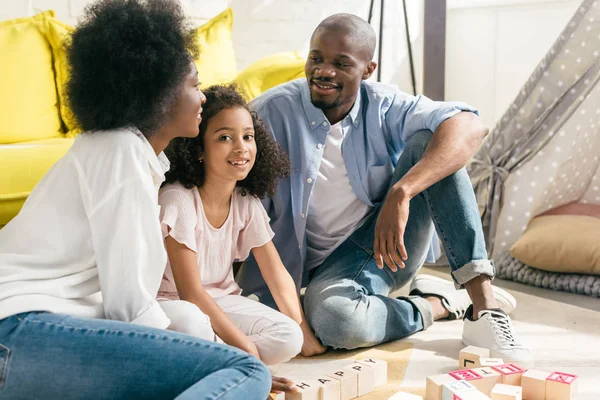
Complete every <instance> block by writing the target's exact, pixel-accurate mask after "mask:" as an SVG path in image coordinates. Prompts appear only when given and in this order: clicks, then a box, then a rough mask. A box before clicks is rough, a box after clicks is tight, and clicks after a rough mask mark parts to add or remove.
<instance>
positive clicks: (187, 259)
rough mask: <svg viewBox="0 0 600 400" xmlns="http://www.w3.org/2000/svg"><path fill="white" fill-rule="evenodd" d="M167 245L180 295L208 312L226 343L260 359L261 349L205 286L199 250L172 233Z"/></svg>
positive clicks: (204, 311)
mask: <svg viewBox="0 0 600 400" xmlns="http://www.w3.org/2000/svg"><path fill="white" fill-rule="evenodd" d="M166 245H167V254H168V256H169V262H170V263H171V269H172V271H173V277H174V278H175V285H176V286H177V292H179V298H180V299H181V300H185V301H189V302H190V303H193V304H195V305H196V306H198V308H199V309H200V310H201V311H202V312H203V313H204V314H206V315H208V316H209V318H210V322H211V324H212V328H213V330H214V331H215V333H216V334H217V335H218V336H219V337H220V338H221V339H223V341H224V342H225V343H227V344H228V345H230V346H234V347H237V348H238V349H241V350H244V351H245V352H247V353H250V354H252V355H254V356H255V357H256V358H259V359H260V357H259V355H258V350H257V349H256V346H255V345H254V343H253V342H252V341H251V340H250V338H248V336H246V335H245V334H244V333H243V332H242V331H241V330H240V329H239V328H238V327H237V326H236V325H235V324H234V323H233V322H232V321H231V320H230V319H229V317H228V316H227V314H225V312H223V310H222V309H221V307H219V305H218V304H217V303H216V302H215V301H214V299H213V298H212V297H211V296H210V295H209V294H208V293H207V292H206V290H205V289H204V288H203V287H202V283H201V280H200V271H199V269H198V260H197V258H196V253H195V252H194V251H192V250H190V249H189V248H188V247H187V246H185V245H183V244H181V243H179V242H177V241H176V240H175V239H173V238H172V237H171V236H167V238H166Z"/></svg>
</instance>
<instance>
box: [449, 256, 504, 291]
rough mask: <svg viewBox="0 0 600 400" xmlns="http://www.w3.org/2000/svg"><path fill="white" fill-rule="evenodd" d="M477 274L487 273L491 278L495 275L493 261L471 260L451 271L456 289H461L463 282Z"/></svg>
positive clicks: (463, 285) (475, 276)
mask: <svg viewBox="0 0 600 400" xmlns="http://www.w3.org/2000/svg"><path fill="white" fill-rule="evenodd" d="M479 275H487V276H489V277H490V278H491V279H492V280H493V279H494V276H496V268H495V266H494V263H493V262H492V261H491V260H473V261H471V262H470V263H468V264H465V265H463V266H462V267H460V268H459V269H457V270H456V271H452V279H454V287H455V288H456V289H463V288H464V287H465V283H467V282H469V281H470V280H471V279H474V278H477V277H478V276H479Z"/></svg>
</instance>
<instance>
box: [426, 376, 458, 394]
mask: <svg viewBox="0 0 600 400" xmlns="http://www.w3.org/2000/svg"><path fill="white" fill-rule="evenodd" d="M449 382H456V378H454V377H452V376H450V375H448V374H441V375H433V376H428V377H427V381H426V389H425V399H426V400H442V385H443V384H444V383H449Z"/></svg>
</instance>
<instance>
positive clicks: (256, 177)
mask: <svg viewBox="0 0 600 400" xmlns="http://www.w3.org/2000/svg"><path fill="white" fill-rule="evenodd" d="M203 92H204V95H205V96H206V104H205V105H204V111H202V122H201V123H200V134H199V135H198V136H197V137H195V138H176V139H174V140H172V141H171V143H170V144H169V146H168V147H167V149H166V150H165V154H166V155H167V157H168V158H169V161H170V162H171V169H170V170H169V172H167V174H166V180H165V184H167V183H173V182H179V183H181V184H182V185H183V186H184V187H186V188H188V189H191V188H193V187H194V186H197V187H200V186H202V185H203V184H204V164H202V163H201V162H200V161H199V160H198V157H199V156H200V155H201V154H203V153H204V135H205V134H206V127H207V125H208V121H210V119H211V118H212V117H214V116H215V115H217V114H218V113H219V112H220V111H222V110H225V109H230V108H243V109H245V110H248V112H249V113H250V115H251V116H252V123H253V125H254V140H255V142H256V160H255V162H254V166H253V167H252V169H251V170H250V173H249V174H248V176H247V177H246V179H244V180H243V181H238V183H237V187H240V188H243V192H242V194H244V195H245V194H247V193H250V194H251V195H253V196H255V197H258V198H259V199H262V198H264V197H265V196H272V195H273V194H274V193H275V190H276V189H277V183H278V182H279V180H280V179H282V178H286V177H287V176H289V173H290V162H289V159H288V157H287V155H286V154H285V153H284V152H283V151H281V149H280V148H279V146H278V145H277V143H276V142H275V140H274V139H273V137H272V136H271V134H270V133H269V132H267V130H266V128H265V126H264V124H263V123H262V121H261V120H260V119H259V118H258V115H257V114H256V113H255V112H254V111H250V109H249V108H248V103H247V102H246V100H244V98H243V97H242V95H241V94H240V92H239V91H238V88H237V86H236V85H235V84H231V85H214V86H210V87H209V88H208V89H206V90H203Z"/></svg>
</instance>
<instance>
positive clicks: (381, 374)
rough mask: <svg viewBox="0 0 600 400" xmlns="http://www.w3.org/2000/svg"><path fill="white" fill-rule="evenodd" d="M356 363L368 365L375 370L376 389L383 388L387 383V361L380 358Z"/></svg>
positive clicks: (365, 359) (366, 359)
mask: <svg viewBox="0 0 600 400" xmlns="http://www.w3.org/2000/svg"><path fill="white" fill-rule="evenodd" d="M356 362H357V363H359V364H363V365H368V366H369V367H372V368H373V369H374V370H375V387H379V386H383V385H385V384H386V383H387V377H388V374H387V361H384V360H380V359H378V358H364V359H362V360H358V361H356Z"/></svg>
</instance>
